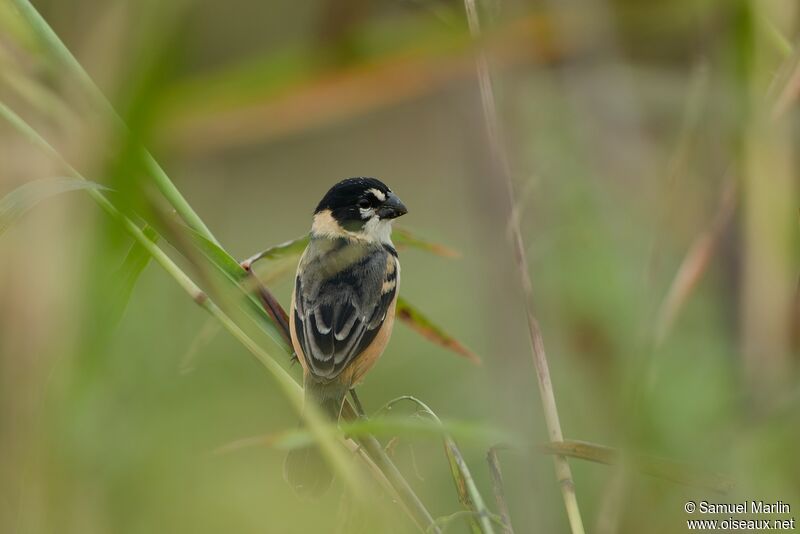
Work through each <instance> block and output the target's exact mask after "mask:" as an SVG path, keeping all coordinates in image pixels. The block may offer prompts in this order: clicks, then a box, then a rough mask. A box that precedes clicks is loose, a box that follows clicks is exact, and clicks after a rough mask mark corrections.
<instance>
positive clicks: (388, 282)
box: [284, 178, 408, 496]
mask: <svg viewBox="0 0 800 534" xmlns="http://www.w3.org/2000/svg"><path fill="white" fill-rule="evenodd" d="M407 212H408V210H407V209H406V207H405V205H403V203H402V202H401V201H400V199H399V198H398V197H397V195H395V194H394V193H393V192H392V191H391V190H390V189H389V188H388V187H387V186H386V185H385V184H384V183H383V182H381V181H380V180H377V179H375V178H348V179H347V180H343V181H341V182H339V183H338V184H336V185H334V186H333V187H332V188H331V189H330V190H329V191H328V192H327V193H326V194H325V196H324V197H323V198H322V200H321V201H320V203H319V205H318V206H317V209H316V210H314V219H313V223H312V225H311V240H310V242H309V244H308V246H307V247H306V250H305V252H304V253H303V255H302V257H301V258H300V263H299V265H298V267H297V276H296V277H295V284H294V292H293V293H292V307H291V310H290V312H289V329H290V332H291V337H292V345H293V347H294V351H295V353H296V354H297V358H298V360H299V361H300V364H301V365H302V367H303V388H304V390H305V402H306V403H307V404H308V403H313V404H315V405H316V406H318V407H319V408H320V409H321V410H322V412H323V413H325V414H326V415H327V416H328V417H330V418H331V419H332V420H333V421H338V419H339V414H340V412H341V409H342V405H343V403H344V398H345V395H346V394H347V392H348V391H349V390H350V389H351V388H353V387H354V386H355V385H356V384H358V383H359V382H361V380H362V379H363V378H364V375H365V374H366V373H367V371H369V370H370V369H371V368H372V366H373V365H374V364H375V362H376V361H377V360H378V357H379V356H380V355H381V353H383V350H384V349H385V348H386V344H387V343H388V341H389V336H390V335H391V332H392V325H393V324H394V315H395V304H396V301H397V293H398V285H399V283H400V262H399V261H398V259H397V250H396V249H395V248H394V245H393V244H392V239H391V235H392V221H393V220H394V219H396V218H397V217H400V216H401V215H405V214H406V213H407ZM284 476H285V478H286V480H287V481H288V482H289V484H290V485H291V486H292V487H293V488H294V490H295V492H296V493H298V495H301V496H312V495H319V494H320V493H322V492H324V491H325V490H326V489H327V488H328V486H329V485H330V483H331V480H332V474H331V472H330V470H329V469H328V467H327V466H326V465H325V462H324V460H323V458H322V457H321V455H320V452H319V450H318V448H317V447H316V446H313V445H311V446H308V447H305V448H300V449H295V450H293V451H291V452H290V453H289V454H288V456H287V457H286V464H285V466H284Z"/></svg>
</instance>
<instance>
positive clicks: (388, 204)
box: [378, 193, 408, 219]
mask: <svg viewBox="0 0 800 534" xmlns="http://www.w3.org/2000/svg"><path fill="white" fill-rule="evenodd" d="M406 213H408V209H407V208H406V206H405V204H403V203H402V202H401V201H400V199H399V198H397V195H395V194H394V193H389V196H388V197H386V200H385V201H384V202H383V204H381V207H380V208H378V217H380V218H381V219H396V218H397V217H400V216H401V215H405V214H406Z"/></svg>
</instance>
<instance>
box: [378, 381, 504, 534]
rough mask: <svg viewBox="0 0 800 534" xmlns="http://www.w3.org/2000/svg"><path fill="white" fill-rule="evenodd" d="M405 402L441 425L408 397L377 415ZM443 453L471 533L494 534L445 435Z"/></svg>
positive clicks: (478, 495)
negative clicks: (467, 518) (468, 514)
mask: <svg viewBox="0 0 800 534" xmlns="http://www.w3.org/2000/svg"><path fill="white" fill-rule="evenodd" d="M403 401H407V402H411V403H413V404H415V405H416V406H417V407H418V408H419V409H420V410H421V412H422V413H423V414H425V415H426V416H428V417H430V418H431V419H432V420H433V421H434V422H435V423H437V424H439V425H441V424H442V422H441V420H440V419H439V417H438V416H437V415H436V414H435V413H434V412H433V410H431V409H430V407H429V406H428V405H427V404H425V403H424V402H422V401H421V400H419V399H417V398H416V397H412V396H410V395H405V396H402V397H398V398H396V399H394V400H391V401H389V402H388V403H386V404H385V405H384V406H383V408H381V409H380V410H379V411H378V413H382V412H385V411H390V410H391V409H392V408H393V407H394V406H395V405H396V404H398V403H400V402H403ZM443 442H444V451H445V454H446V455H447V459H448V461H449V463H450V470H451V472H452V474H453V481H454V482H455V484H456V491H457V492H458V499H459V501H461V504H463V505H464V507H465V508H466V509H467V510H470V511H472V512H474V514H471V515H470V516H469V521H470V527H471V528H472V530H473V531H475V532H479V533H483V534H487V533H491V534H494V527H493V526H492V520H491V516H492V513H491V512H490V511H489V509H488V508H487V507H486V504H485V503H484V500H483V497H482V496H481V493H480V491H479V490H478V486H477V485H476V484H475V480H474V479H473V478H472V473H471V472H470V470H469V467H468V466H467V462H466V461H465V460H464V456H463V455H462V454H461V450H460V449H459V448H458V445H457V444H456V442H455V440H454V439H453V438H452V437H451V436H450V435H449V434H447V433H445V434H444V437H443Z"/></svg>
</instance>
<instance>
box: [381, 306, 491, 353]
mask: <svg viewBox="0 0 800 534" xmlns="http://www.w3.org/2000/svg"><path fill="white" fill-rule="evenodd" d="M396 313H397V317H398V318H399V319H400V320H402V321H403V322H404V323H405V324H406V325H408V326H409V327H411V329H412V330H414V331H415V332H417V333H418V334H420V335H421V336H422V337H424V338H425V339H427V340H428V341H431V342H432V343H435V344H437V345H439V346H441V347H444V348H446V349H448V350H451V351H453V352H455V353H456V354H459V355H461V356H463V357H465V358H466V359H468V360H469V361H471V362H472V363H474V364H478V365H479V364H480V363H481V359H480V357H479V356H478V355H477V354H475V353H474V352H472V351H471V350H469V349H468V348H467V347H465V346H464V345H463V344H461V342H459V341H458V340H457V339H456V338H454V337H453V336H451V335H450V334H448V333H447V332H445V331H444V330H443V329H442V328H441V327H440V326H438V325H437V324H435V323H434V322H433V321H431V320H430V319H429V318H428V317H427V316H425V315H424V314H423V313H422V312H421V311H419V309H418V308H417V307H415V306H413V305H412V304H410V303H409V302H408V301H407V300H406V299H404V298H403V297H397V312H396Z"/></svg>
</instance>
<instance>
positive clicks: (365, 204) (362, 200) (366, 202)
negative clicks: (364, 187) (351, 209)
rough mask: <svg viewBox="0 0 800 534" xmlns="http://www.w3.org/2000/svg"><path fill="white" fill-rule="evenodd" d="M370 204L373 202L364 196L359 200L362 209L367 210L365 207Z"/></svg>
mask: <svg viewBox="0 0 800 534" xmlns="http://www.w3.org/2000/svg"><path fill="white" fill-rule="evenodd" d="M370 206H371V204H370V202H369V200H367V199H366V198H362V199H361V200H359V201H358V207H359V208H361V209H364V210H365V209H367V208H369V207H370Z"/></svg>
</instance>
